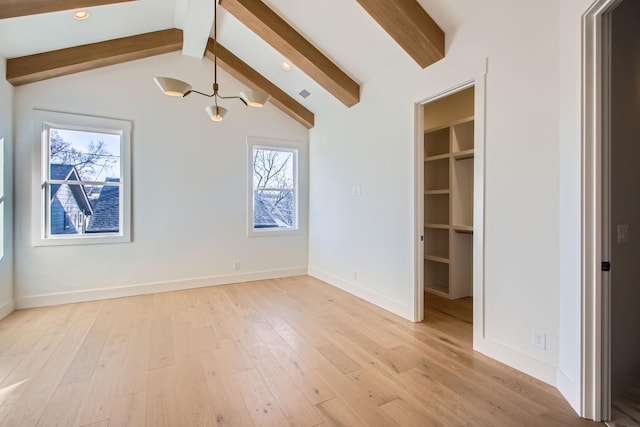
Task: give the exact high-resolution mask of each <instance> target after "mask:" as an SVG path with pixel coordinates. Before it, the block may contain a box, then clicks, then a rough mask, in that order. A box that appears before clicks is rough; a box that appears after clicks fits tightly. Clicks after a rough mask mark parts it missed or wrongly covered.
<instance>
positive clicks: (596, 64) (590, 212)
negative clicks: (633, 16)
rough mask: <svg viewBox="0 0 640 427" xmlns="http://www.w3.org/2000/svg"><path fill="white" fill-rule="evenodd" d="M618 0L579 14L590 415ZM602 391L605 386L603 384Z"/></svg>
mask: <svg viewBox="0 0 640 427" xmlns="http://www.w3.org/2000/svg"><path fill="white" fill-rule="evenodd" d="M620 1H621V0H597V1H595V2H594V3H593V4H592V5H591V7H590V8H589V9H588V10H587V11H586V12H585V13H584V15H583V17H582V79H583V85H582V159H581V161H582V168H581V169H582V176H581V180H582V189H583V191H582V206H581V210H582V213H581V217H582V218H581V220H582V221H581V223H582V226H581V237H582V253H581V276H582V302H581V305H582V318H581V324H582V350H581V351H582V357H581V359H582V360H581V364H582V366H581V379H582V384H581V390H582V396H581V405H580V406H581V411H580V412H581V413H580V415H581V416H583V417H585V418H590V419H593V420H596V421H600V420H602V419H603V418H604V417H607V416H608V408H605V407H604V405H606V403H605V402H606V401H607V396H603V385H602V381H603V380H605V381H606V379H604V378H603V374H604V372H603V361H604V360H603V358H605V359H606V354H604V355H603V350H605V349H604V348H603V342H602V339H603V337H602V327H603V312H602V305H601V304H602V301H603V289H602V274H601V271H600V262H601V261H602V247H603V246H602V243H603V235H602V209H603V205H602V202H603V200H602V173H603V171H602V154H601V153H602V148H603V145H602V144H603V141H602V131H603V110H602V105H603V87H602V84H603V78H604V70H603V56H602V55H603V51H602V46H603V17H604V15H605V14H607V13H608V12H609V11H610V10H612V9H613V8H614V7H615V6H616V5H617V4H618V3H619V2H620ZM604 391H605V393H606V390H604Z"/></svg>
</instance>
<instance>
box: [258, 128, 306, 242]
mask: <svg viewBox="0 0 640 427" xmlns="http://www.w3.org/2000/svg"><path fill="white" fill-rule="evenodd" d="M301 145H302V144H301V143H300V142H298V141H288V140H280V139H273V138H262V137H255V136H249V137H247V159H248V163H247V189H248V194H247V236H248V237H263V236H270V237H273V236H288V235H292V234H300V221H299V215H300V200H299V198H300V148H301ZM255 148H261V149H265V150H271V151H282V152H286V153H292V154H293V175H294V184H293V190H292V192H293V197H294V201H295V213H294V219H293V221H294V224H293V226H292V227H288V228H284V227H283V228H264V229H259V228H254V226H253V225H254V224H253V219H254V218H253V197H254V194H253V191H254V189H253V150H254V149H255Z"/></svg>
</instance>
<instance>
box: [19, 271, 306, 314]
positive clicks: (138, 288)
mask: <svg viewBox="0 0 640 427" xmlns="http://www.w3.org/2000/svg"><path fill="white" fill-rule="evenodd" d="M306 274H307V268H306V267H296V268H283V269H277V270H266V271H258V272H252V273H242V274H228V275H221V276H211V277H199V278H195V279H185V280H174V281H167V282H155V283H143V284H137V285H129V286H120V287H115V288H101V289H87V290H82V291H73V292H60V293H52V294H44V295H27V296H20V297H17V298H16V299H15V306H16V308H19V309H20V308H32V307H44V306H50V305H60V304H70V303H76V302H85V301H95V300H101V299H110V298H122V297H130V296H135V295H144V294H154V293H157V292H168V291H179V290H183V289H193V288H204V287H207V286H218V285H230V284H232V283H240V282H252V281H255V280H267V279H277V278H280V277H290V276H303V275H306Z"/></svg>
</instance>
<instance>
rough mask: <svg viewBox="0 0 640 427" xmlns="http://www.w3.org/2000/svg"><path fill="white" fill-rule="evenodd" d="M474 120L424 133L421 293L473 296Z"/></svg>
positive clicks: (459, 296)
mask: <svg viewBox="0 0 640 427" xmlns="http://www.w3.org/2000/svg"><path fill="white" fill-rule="evenodd" d="M473 127H474V122H473V117H468V118H465V119H462V120H458V121H456V122H454V123H450V124H448V125H447V126H443V127H439V128H435V129H429V130H426V131H425V133H424V155H425V159H424V162H425V163H424V220H425V224H424V236H425V240H424V254H425V255H424V282H425V290H426V291H428V292H431V293H434V294H438V295H441V296H444V297H446V298H449V299H457V298H463V297H467V296H471V295H472V288H473V287H472V277H473V274H472V270H473V159H474V151H473V150H474V143H473Z"/></svg>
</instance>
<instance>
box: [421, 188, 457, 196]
mask: <svg viewBox="0 0 640 427" xmlns="http://www.w3.org/2000/svg"><path fill="white" fill-rule="evenodd" d="M449 193H451V190H449V189H448V188H447V189H442V190H427V191H425V192H424V194H425V195H426V196H434V195H437V194H449Z"/></svg>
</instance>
